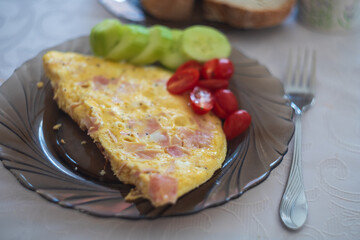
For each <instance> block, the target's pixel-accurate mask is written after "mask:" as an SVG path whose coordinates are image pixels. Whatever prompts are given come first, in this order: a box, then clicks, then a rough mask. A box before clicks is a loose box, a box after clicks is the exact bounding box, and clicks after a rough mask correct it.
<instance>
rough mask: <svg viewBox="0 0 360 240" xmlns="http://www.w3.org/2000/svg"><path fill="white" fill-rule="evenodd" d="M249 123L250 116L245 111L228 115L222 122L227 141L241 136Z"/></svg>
mask: <svg viewBox="0 0 360 240" xmlns="http://www.w3.org/2000/svg"><path fill="white" fill-rule="evenodd" d="M250 123H251V116H250V114H249V113H248V112H247V111H245V110H238V111H236V112H233V113H232V114H230V115H229V116H228V117H227V118H226V120H225V122H224V133H225V136H226V139H227V140H232V139H234V138H235V137H237V136H239V135H240V134H242V133H243V132H244V131H245V130H246V129H247V128H248V127H249V126H250Z"/></svg>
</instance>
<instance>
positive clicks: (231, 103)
mask: <svg viewBox="0 0 360 240" xmlns="http://www.w3.org/2000/svg"><path fill="white" fill-rule="evenodd" d="M200 82H201V81H200ZM223 82H225V81H223ZM226 82H227V81H226ZM214 98H215V104H214V109H213V111H214V113H215V114H216V116H218V117H219V118H222V119H225V118H226V117H227V116H228V115H230V114H231V113H233V112H235V111H236V110H238V102H237V100H236V96H235V95H234V94H233V93H232V92H231V91H230V90H229V89H219V90H216V91H215V92H214Z"/></svg>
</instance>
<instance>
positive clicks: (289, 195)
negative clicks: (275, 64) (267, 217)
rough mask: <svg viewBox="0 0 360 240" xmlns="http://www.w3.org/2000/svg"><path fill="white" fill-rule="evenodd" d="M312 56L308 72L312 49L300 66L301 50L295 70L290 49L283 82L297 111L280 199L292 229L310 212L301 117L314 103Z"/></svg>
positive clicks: (314, 56) (300, 223) (313, 61)
mask: <svg viewBox="0 0 360 240" xmlns="http://www.w3.org/2000/svg"><path fill="white" fill-rule="evenodd" d="M311 58H312V60H311V63H310V65H311V66H310V67H311V68H310V74H309V73H308V65H309V64H308V63H309V52H308V50H305V54H304V60H303V65H302V66H301V54H300V51H299V50H298V52H297V59H296V65H295V73H293V64H292V61H293V57H292V52H290V54H289V67H288V71H287V78H286V82H285V84H284V86H285V95H286V96H287V98H288V99H289V100H290V101H291V107H292V108H293V109H294V111H295V134H294V154H293V161H292V164H291V169H290V174H289V178H288V181H287V185H286V188H285V192H284V195H283V197H282V199H281V203H280V217H281V219H282V221H283V223H284V224H285V225H286V226H287V227H288V228H290V229H292V230H296V229H299V228H301V227H302V226H303V225H304V223H305V221H306V217H307V212H308V205H307V202H306V197H305V191H304V183H303V175H302V167H301V159H302V156H301V117H302V114H303V112H305V111H306V110H307V109H309V108H310V106H311V105H312V104H313V103H314V94H315V71H316V52H315V51H313V52H312V54H311ZM301 69H302V73H301Z"/></svg>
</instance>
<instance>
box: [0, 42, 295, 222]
mask: <svg viewBox="0 0 360 240" xmlns="http://www.w3.org/2000/svg"><path fill="white" fill-rule="evenodd" d="M88 42H89V41H88V37H80V38H77V39H74V40H71V41H68V42H65V43H63V44H61V45H59V46H56V47H54V48H52V49H53V50H59V51H64V52H65V51H73V52H79V53H83V54H90V47H89V43H88ZM46 51H48V50H46ZM46 51H43V52H41V53H40V54H39V55H38V56H37V57H35V58H33V59H31V60H29V61H27V62H26V63H24V64H23V65H22V66H21V67H20V68H18V69H17V70H16V71H15V73H14V74H13V75H12V76H11V77H10V78H9V79H8V81H6V82H5V83H4V84H3V85H2V86H1V88H0V136H1V138H0V159H1V161H2V163H3V164H4V166H5V167H6V168H7V169H8V170H9V171H10V172H11V173H12V174H13V175H14V176H15V177H16V178H17V179H18V180H19V181H20V182H21V183H22V184H23V185H24V186H25V187H26V188H28V189H30V190H33V191H36V192H37V193H38V194H40V195H41V196H43V197H45V198H46V199H48V200H50V201H52V202H55V203H58V204H59V205H61V206H64V207H69V208H74V209H77V210H80V211H83V212H87V213H90V214H93V215H97V216H102V217H123V218H132V219H139V218H156V217H163V216H178V215H185V214H192V213H196V212H199V211H201V210H203V209H205V208H208V207H214V206H217V205H220V204H223V203H225V202H227V201H229V200H231V199H234V198H238V197H239V196H241V195H242V194H243V193H244V192H245V191H246V190H248V189H250V188H252V187H254V186H256V185H257V184H259V183H261V182H263V181H264V180H265V179H266V178H267V177H268V176H269V174H270V171H271V170H272V169H273V168H275V167H276V166H277V165H278V164H279V163H280V162H281V160H282V158H283V156H284V154H285V153H286V152H287V148H288V143H289V141H290V139H291V137H292V134H293V131H294V125H293V123H292V120H291V119H292V109H291V107H290V106H289V105H288V102H287V100H286V99H285V98H284V97H283V95H284V92H283V87H282V84H281V82H280V81H279V80H278V79H276V78H274V77H273V76H271V74H270V73H269V71H268V70H267V69H266V68H265V67H263V66H261V65H260V64H259V63H258V62H257V61H255V60H252V59H250V58H248V57H246V56H244V55H243V54H242V53H241V52H240V51H238V50H236V49H234V50H233V54H232V56H231V59H232V61H233V62H234V65H235V74H234V77H233V79H232V80H231V84H230V85H231V86H230V88H231V89H232V90H233V91H234V93H235V95H236V96H237V98H238V100H239V102H240V106H241V108H244V109H247V110H248V111H249V112H250V114H251V115H252V124H251V126H250V128H249V129H248V131H247V132H246V133H244V134H242V135H241V136H239V137H238V138H236V139H234V140H233V141H231V142H229V143H228V152H227V156H226V159H225V161H224V164H223V165H222V168H221V169H219V170H218V171H216V172H215V174H214V176H213V177H212V178H211V179H210V180H208V181H207V182H206V183H204V184H203V185H201V186H200V187H199V188H197V189H195V190H193V191H191V192H190V193H188V194H186V195H184V196H183V197H181V198H180V199H179V200H178V202H177V203H176V204H175V205H167V206H163V207H159V208H154V207H152V205H151V204H150V203H149V202H148V201H147V200H138V201H136V202H135V203H128V202H125V201H124V196H126V194H127V193H128V192H129V189H130V188H131V186H129V185H125V184H122V183H121V182H119V181H118V180H117V179H115V178H114V177H113V175H112V173H111V170H110V169H109V166H106V165H105V167H106V168H107V169H106V174H105V175H104V176H101V175H100V174H99V172H100V171H101V170H102V169H103V167H104V158H103V157H102V155H101V154H100V152H99V150H98V149H97V147H96V146H95V144H93V143H92V141H91V139H89V137H88V136H87V135H86V133H85V132H83V131H81V130H80V129H79V127H78V126H77V125H76V124H75V123H74V122H73V121H72V120H71V119H70V118H69V117H68V116H67V115H66V114H64V113H63V112H62V111H60V110H59V109H58V107H57V105H56V103H55V102H54V101H53V100H52V96H53V93H52V89H51V86H50V83H49V80H48V79H47V78H46V77H45V76H44V71H43V67H42V55H43V54H44V53H45V52H46ZM39 81H43V82H44V87H43V88H40V89H38V88H37V85H36V84H37V82H39ZM56 123H62V125H63V126H62V127H61V129H60V130H59V131H54V130H53V129H52V127H53V126H54V125H55V124H56ZM61 139H65V141H66V144H61V143H60V140H61ZM84 140H86V141H87V144H85V145H81V144H80V142H81V141H84Z"/></svg>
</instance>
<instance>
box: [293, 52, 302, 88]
mask: <svg viewBox="0 0 360 240" xmlns="http://www.w3.org/2000/svg"><path fill="white" fill-rule="evenodd" d="M296 55H297V57H296V69H295V81H294V86H299V81H300V72H301V70H300V68H301V66H300V62H301V59H300V58H301V57H300V49H299V48H298V49H297V54H296Z"/></svg>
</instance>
